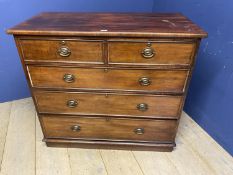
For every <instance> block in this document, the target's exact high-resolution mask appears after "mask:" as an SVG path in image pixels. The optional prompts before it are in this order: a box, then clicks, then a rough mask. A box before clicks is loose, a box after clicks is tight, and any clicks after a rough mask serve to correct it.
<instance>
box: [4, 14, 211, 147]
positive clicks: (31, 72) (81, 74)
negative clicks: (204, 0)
mask: <svg viewBox="0 0 233 175" xmlns="http://www.w3.org/2000/svg"><path fill="white" fill-rule="evenodd" d="M8 33H9V34H13V35H14V38H15V41H16V45H17V48H18V51H19V55H20V57H21V61H22V65H23V67H24V71H25V75H26V77H27V80H28V84H29V86H30V89H31V93H32V97H33V100H34V103H35V106H36V110H37V113H38V117H39V120H40V124H41V127H42V130H43V134H44V141H45V142H46V144H47V145H48V146H70V147H75V146H77V147H94V148H99V147H101V148H102V147H103V148H116V149H125V148H126V149H140V150H160V151H171V150H172V149H173V147H174V146H175V136H176V131H177V127H178V123H179V119H180V115H181V111H182V108H183V104H184V100H185V96H186V93H187V88H188V84H189V81H190V78H191V74H192V70H193V66H194V62H195V57H196V54H197V51H198V46H199V44H200V41H201V39H202V38H203V37H206V36H207V34H206V33H205V32H204V31H203V30H202V29H200V28H199V27H198V26H197V25H195V24H194V23H192V22H191V21H190V20H189V19H187V18H186V17H184V16H183V15H181V14H178V13H175V14H155V13H145V14H143V13H42V14H40V15H38V16H35V17H33V18H31V19H29V20H27V21H26V22H23V23H21V24H19V25H17V26H15V27H13V28H11V29H9V30H8Z"/></svg>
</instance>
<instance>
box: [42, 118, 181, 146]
mask: <svg viewBox="0 0 233 175" xmlns="http://www.w3.org/2000/svg"><path fill="white" fill-rule="evenodd" d="M41 117H42V123H43V126H44V129H45V136H46V137H47V138H66V139H67V138H71V139H95V140H98V139H99V140H101V139H104V140H108V139H111V140H128V141H130V140H132V141H135V140H138V141H164V142H169V141H170V142H171V141H173V139H174V136H175V130H176V125H177V121H176V120H144V119H143V120H141V119H140V120H135V119H134V120H129V119H123V118H122V119H120V118H114V119H113V118H105V117H103V118H98V117H96V118H88V117H66V116H55V115H52V116H50V115H49V116H46V115H42V116H41Z"/></svg>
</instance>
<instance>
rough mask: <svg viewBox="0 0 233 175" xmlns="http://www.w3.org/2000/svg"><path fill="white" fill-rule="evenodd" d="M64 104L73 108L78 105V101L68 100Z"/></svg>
mask: <svg viewBox="0 0 233 175" xmlns="http://www.w3.org/2000/svg"><path fill="white" fill-rule="evenodd" d="M66 105H67V106H68V107H69V108H75V107H77V106H78V102H77V101H76V100H68V101H67V103H66Z"/></svg>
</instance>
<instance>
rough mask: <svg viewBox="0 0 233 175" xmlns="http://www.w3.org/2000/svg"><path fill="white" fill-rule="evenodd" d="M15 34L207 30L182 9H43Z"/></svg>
mask: <svg viewBox="0 0 233 175" xmlns="http://www.w3.org/2000/svg"><path fill="white" fill-rule="evenodd" d="M7 32H8V33H9V34H14V35H47V36H48V35H49V36H53V35H60V36H110V37H111V36H113V37H114V36H122V37H132V36H133V37H187V38H190V37H191V38H203V37H206V36H207V33H206V32H205V31H203V30H202V29H201V28H200V27H198V26H197V25H196V24H194V23H193V22H192V21H190V20H189V19H188V18H186V17H185V16H183V15H182V14H180V13H75V12H73V13H67V12H62V13H61V12H48V13H41V14H39V15H37V16H34V17H32V18H31V19H29V20H27V21H25V22H22V23H20V24H18V25H16V26H15V27H13V28H11V29H9V30H8V31H7Z"/></svg>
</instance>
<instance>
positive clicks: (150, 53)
mask: <svg viewBox="0 0 233 175" xmlns="http://www.w3.org/2000/svg"><path fill="white" fill-rule="evenodd" d="M141 54H142V56H143V57H144V58H146V59H150V58H153V57H154V55H155V51H154V49H153V48H151V47H146V48H144V49H143V50H142V53H141Z"/></svg>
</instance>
